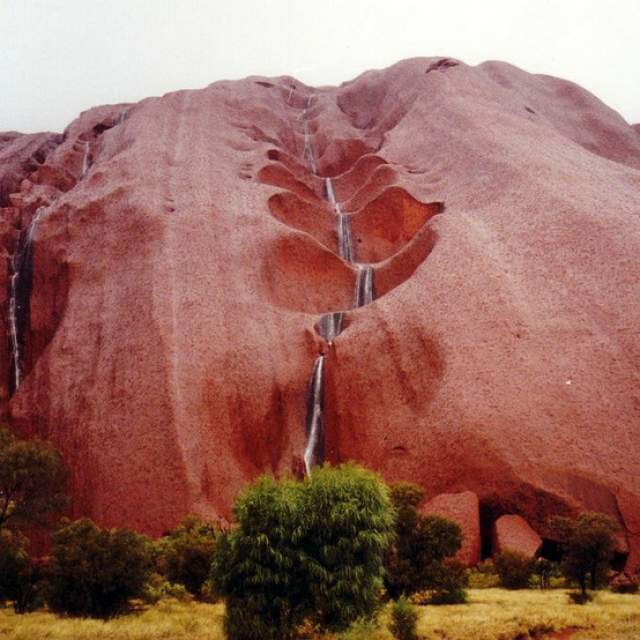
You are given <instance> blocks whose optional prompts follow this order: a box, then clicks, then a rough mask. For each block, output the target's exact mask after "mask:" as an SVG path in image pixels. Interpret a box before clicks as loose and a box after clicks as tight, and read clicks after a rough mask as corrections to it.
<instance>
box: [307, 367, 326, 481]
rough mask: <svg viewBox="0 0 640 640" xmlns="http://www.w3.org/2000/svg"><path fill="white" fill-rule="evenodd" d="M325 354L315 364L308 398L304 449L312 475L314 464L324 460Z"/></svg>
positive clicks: (308, 468)
mask: <svg viewBox="0 0 640 640" xmlns="http://www.w3.org/2000/svg"><path fill="white" fill-rule="evenodd" d="M324 358H325V357H324V356H318V357H317V358H316V361H315V364H314V365H313V373H312V374H311V381H310V383H309V395H308V399H307V419H306V432H307V445H306V447H305V450H304V468H305V471H306V473H307V475H308V476H309V475H311V469H312V467H313V466H314V465H318V464H322V463H323V462H324V419H323V415H322V410H323V405H324V379H323V375H324Z"/></svg>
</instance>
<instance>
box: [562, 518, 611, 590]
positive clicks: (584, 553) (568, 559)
mask: <svg viewBox="0 0 640 640" xmlns="http://www.w3.org/2000/svg"><path fill="white" fill-rule="evenodd" d="M551 526H552V528H553V529H554V531H555V532H556V534H557V536H558V538H559V539H560V541H561V545H562V563H561V569H562V573H563V574H564V576H565V577H566V578H567V579H569V580H574V581H576V582H577V583H578V585H579V586H580V593H581V596H582V601H586V599H587V585H588V584H589V585H590V587H591V589H597V588H598V587H599V586H601V585H602V584H604V583H605V582H606V577H607V571H608V570H609V567H610V565H611V559H612V557H613V552H614V548H615V538H614V534H615V532H616V530H617V528H618V527H617V525H616V523H615V521H614V520H613V519H612V518H610V517H609V516H606V515H604V514H602V513H594V512H586V513H583V514H581V515H580V516H579V517H578V518H575V519H573V518H565V517H559V516H558V517H555V518H553V519H552V521H551Z"/></svg>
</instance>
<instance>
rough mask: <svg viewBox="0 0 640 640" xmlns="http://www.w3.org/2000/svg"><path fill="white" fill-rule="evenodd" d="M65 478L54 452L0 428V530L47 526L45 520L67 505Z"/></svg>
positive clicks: (39, 443) (59, 460) (62, 467)
mask: <svg viewBox="0 0 640 640" xmlns="http://www.w3.org/2000/svg"><path fill="white" fill-rule="evenodd" d="M66 479H67V471H66V469H65V467H64V465H63V464H62V460H61V458H60V454H59V453H58V452H57V451H55V449H53V448H52V447H51V446H49V445H48V444H45V443H43V442H40V441H38V440H32V441H25V440H18V439H16V438H15V437H14V436H13V435H12V434H11V433H10V432H9V431H8V429H6V428H5V427H0V529H2V528H4V527H8V526H14V527H15V526H19V525H21V524H25V523H28V524H30V525H36V526H43V525H45V524H47V517H48V516H50V515H51V514H52V513H54V512H56V511H58V510H60V509H62V508H63V507H64V505H65V504H66V496H65V493H64V488H65V484H66Z"/></svg>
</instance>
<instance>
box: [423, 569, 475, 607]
mask: <svg viewBox="0 0 640 640" xmlns="http://www.w3.org/2000/svg"><path fill="white" fill-rule="evenodd" d="M468 584H469V577H468V573H467V569H466V567H465V566H464V565H463V564H462V563H461V562H458V561H457V560H452V559H446V560H444V561H443V562H441V563H440V566H439V569H438V571H437V572H436V571H434V577H433V584H432V593H431V597H430V598H429V602H430V603H431V604H463V603H465V602H466V601H467V592H466V587H467V585H468Z"/></svg>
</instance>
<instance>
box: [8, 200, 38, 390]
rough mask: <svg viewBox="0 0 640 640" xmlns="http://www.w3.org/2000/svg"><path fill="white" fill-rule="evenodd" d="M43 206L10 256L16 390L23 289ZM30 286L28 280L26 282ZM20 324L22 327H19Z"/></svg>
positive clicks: (25, 300)
mask: <svg viewBox="0 0 640 640" xmlns="http://www.w3.org/2000/svg"><path fill="white" fill-rule="evenodd" d="M43 212H44V207H39V208H38V209H37V210H36V212H35V215H34V216H33V219H32V220H31V224H29V227H28V229H27V230H26V233H23V234H22V235H21V238H20V240H19V242H18V247H17V249H16V251H15V253H14V254H13V256H12V257H11V268H12V271H13V273H12V274H11V280H10V292H9V334H10V337H11V363H12V369H13V390H14V393H15V391H17V390H18V387H20V384H21V383H22V343H23V339H24V338H23V335H22V333H23V331H24V324H25V313H26V312H27V309H26V307H27V306H28V302H29V301H28V295H29V293H30V291H27V292H26V295H25V292H24V291H23V289H24V287H25V280H26V279H27V278H29V280H30V278H31V273H30V270H31V258H32V254H31V252H32V243H33V236H34V233H35V231H36V228H37V226H38V222H39V220H40V218H41V217H42V213H43ZM28 288H30V281H29V284H28ZM21 325H22V327H21Z"/></svg>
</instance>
